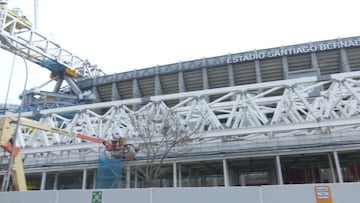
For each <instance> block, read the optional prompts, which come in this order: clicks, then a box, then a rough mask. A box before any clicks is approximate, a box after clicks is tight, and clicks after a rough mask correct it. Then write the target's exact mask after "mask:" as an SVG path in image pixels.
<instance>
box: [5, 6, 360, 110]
mask: <svg viewBox="0 0 360 203" xmlns="http://www.w3.org/2000/svg"><path fill="white" fill-rule="evenodd" d="M38 2H39V5H38V9H39V14H38V16H39V19H38V21H39V25H38V27H39V32H40V33H42V34H43V35H45V36H49V37H50V38H51V39H52V40H54V41H55V42H58V43H59V44H60V45H61V46H62V47H63V48H65V49H67V50H69V51H71V52H72V53H74V54H76V55H78V56H79V57H80V58H83V59H89V60H90V62H91V63H92V64H97V65H98V67H99V68H101V69H102V70H103V71H104V72H106V73H107V74H112V73H119V72H124V71H129V70H134V69H141V68H147V67H153V66H155V65H165V64H169V63H176V62H179V61H187V60H194V59H199V58H203V57H213V56H219V55H224V54H228V53H238V52H245V51H251V50H254V49H265V48H270V47H278V46H282V45H292V44H298V43H306V42H310V41H321V40H328V39H335V38H338V37H340V38H345V37H352V36H358V35H359V23H358V19H359V16H358V8H359V5H360V3H358V1H356V0H342V1H331V0H302V1H289V0H272V1H269V0H258V1H256V0H252V1H245V0H221V1H220V0H172V1H170V0H151V1H150V0H131V1H122V0H101V1H99V0H38ZM9 3H10V8H13V7H19V8H21V9H22V10H23V13H24V14H25V15H27V16H28V17H29V19H30V20H33V19H34V17H33V12H34V5H33V0H9ZM12 60H13V56H12V55H11V54H9V53H8V52H5V51H3V50H0V66H1V70H2V73H1V74H0V85H1V92H0V103H3V102H4V101H5V93H6V90H7V87H8V84H7V81H8V80H9V74H10V69H11V64H12ZM15 64H16V65H15V69H14V74H15V77H14V78H13V80H12V84H11V86H10V89H11V91H10V96H9V101H10V102H12V103H14V102H15V103H17V102H18V95H19V94H20V93H21V91H22V88H23V87H24V78H25V74H24V70H25V68H24V62H23V61H21V59H19V58H17V59H16V63H15ZM28 65H29V71H30V76H29V81H28V84H27V89H30V88H31V87H35V86H39V85H41V84H42V83H43V82H46V81H47V80H48V76H49V74H50V73H49V72H48V71H47V70H46V69H44V68H41V67H38V66H36V65H34V64H32V63H31V62H29V63H28Z"/></svg>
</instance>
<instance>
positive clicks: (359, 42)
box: [226, 39, 360, 63]
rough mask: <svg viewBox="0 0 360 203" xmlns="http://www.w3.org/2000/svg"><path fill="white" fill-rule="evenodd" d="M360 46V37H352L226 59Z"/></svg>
mask: <svg viewBox="0 0 360 203" xmlns="http://www.w3.org/2000/svg"><path fill="white" fill-rule="evenodd" d="M356 46H360V39H351V40H347V41H339V42H333V41H332V42H322V43H321V42H320V43H316V44H309V45H305V44H304V45H301V46H298V47H295V46H292V47H291V46H290V47H285V48H284V47H281V48H274V49H269V50H263V51H261V52H257V51H254V52H253V53H251V52H247V53H244V54H239V55H236V56H233V57H228V58H227V59H226V62H227V63H238V62H244V61H250V60H257V59H265V58H272V57H279V56H289V55H293V54H303V53H309V52H316V51H325V50H330V49H339V48H344V47H356Z"/></svg>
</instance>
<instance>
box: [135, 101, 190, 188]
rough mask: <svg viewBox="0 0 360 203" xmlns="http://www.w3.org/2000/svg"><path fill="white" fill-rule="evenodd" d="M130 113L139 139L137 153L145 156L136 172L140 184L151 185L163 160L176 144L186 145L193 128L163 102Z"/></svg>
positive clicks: (161, 167)
mask: <svg viewBox="0 0 360 203" xmlns="http://www.w3.org/2000/svg"><path fill="white" fill-rule="evenodd" d="M145 108H146V110H145V109H144V111H141V110H140V111H138V112H137V113H135V114H134V115H133V116H132V118H131V119H132V125H133V127H134V129H135V131H137V133H138V137H139V138H140V139H141V140H142V144H140V145H139V146H138V148H139V150H140V151H139V152H138V154H140V155H142V157H143V158H144V159H145V162H146V163H145V165H144V166H142V167H139V168H138V169H137V176H138V178H139V179H140V180H142V181H143V182H144V187H152V186H155V181H156V180H157V179H158V178H159V177H160V176H161V175H162V174H163V173H164V172H165V170H166V169H165V167H163V164H164V160H165V159H166V158H168V157H169V156H173V155H174V153H175V152H174V149H175V147H177V146H181V145H186V143H188V142H189V141H190V140H191V136H192V135H193V134H194V133H195V132H196V130H195V129H191V128H190V127H189V126H187V125H186V124H185V122H182V121H183V119H182V118H181V116H180V115H178V114H176V113H175V112H174V111H172V110H171V109H169V108H168V107H167V106H166V105H165V104H164V103H163V102H159V103H155V102H153V103H152V104H151V105H148V106H147V107H145Z"/></svg>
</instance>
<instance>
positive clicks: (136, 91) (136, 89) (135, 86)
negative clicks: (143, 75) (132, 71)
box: [132, 79, 141, 98]
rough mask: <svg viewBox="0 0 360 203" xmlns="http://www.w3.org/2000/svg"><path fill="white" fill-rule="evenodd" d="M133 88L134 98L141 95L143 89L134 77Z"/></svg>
mask: <svg viewBox="0 0 360 203" xmlns="http://www.w3.org/2000/svg"><path fill="white" fill-rule="evenodd" d="M132 90H133V91H132V93H133V97H134V98H139V97H141V91H140V87H139V83H138V81H137V79H133V84H132Z"/></svg>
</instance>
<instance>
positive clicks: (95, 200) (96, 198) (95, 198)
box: [91, 191, 102, 203]
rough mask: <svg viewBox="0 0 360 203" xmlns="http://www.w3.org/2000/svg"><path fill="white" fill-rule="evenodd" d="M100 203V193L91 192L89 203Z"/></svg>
mask: <svg viewBox="0 0 360 203" xmlns="http://www.w3.org/2000/svg"><path fill="white" fill-rule="evenodd" d="M101 202H102V191H93V192H92V195H91V203H101Z"/></svg>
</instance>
